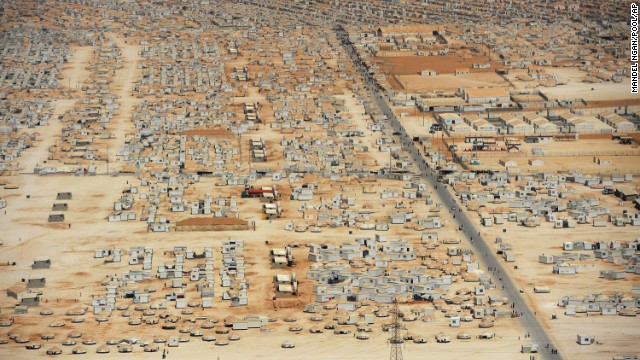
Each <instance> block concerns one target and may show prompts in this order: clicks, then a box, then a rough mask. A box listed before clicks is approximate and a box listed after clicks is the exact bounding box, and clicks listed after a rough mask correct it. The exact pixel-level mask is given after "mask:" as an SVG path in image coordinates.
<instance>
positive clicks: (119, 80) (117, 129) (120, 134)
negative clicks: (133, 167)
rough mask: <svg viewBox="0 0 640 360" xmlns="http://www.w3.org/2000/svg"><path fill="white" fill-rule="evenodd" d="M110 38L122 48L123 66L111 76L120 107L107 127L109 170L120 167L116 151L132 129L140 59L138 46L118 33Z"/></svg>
mask: <svg viewBox="0 0 640 360" xmlns="http://www.w3.org/2000/svg"><path fill="white" fill-rule="evenodd" d="M110 35H111V36H110V40H111V41H113V42H114V43H115V45H116V46H117V47H119V48H120V49H121V50H122V59H123V61H124V66H123V67H122V68H121V69H118V70H117V71H116V74H115V76H114V78H113V86H112V88H111V91H112V93H113V94H114V95H115V96H116V97H117V98H118V103H119V104H120V108H119V109H118V111H117V112H116V114H115V115H114V117H113V119H111V121H110V123H109V128H110V130H111V133H112V135H113V136H114V137H115V139H114V140H112V142H111V143H110V144H109V148H110V151H109V169H110V170H111V171H113V170H117V169H119V168H121V167H122V164H119V163H118V159H117V157H116V152H117V150H118V149H120V148H122V146H124V143H125V139H126V135H127V134H128V133H129V132H131V131H132V130H133V121H132V118H133V112H134V109H135V107H136V105H138V103H139V102H140V99H138V98H136V97H135V96H134V95H133V92H132V89H133V85H134V84H135V83H136V81H137V79H138V76H139V69H138V62H139V61H140V57H139V55H138V54H139V51H140V47H139V46H136V45H131V44H128V43H127V41H126V40H125V38H124V37H122V35H120V34H113V33H112V34H110Z"/></svg>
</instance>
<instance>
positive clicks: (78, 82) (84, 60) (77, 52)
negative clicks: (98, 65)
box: [61, 46, 95, 91]
mask: <svg viewBox="0 0 640 360" xmlns="http://www.w3.org/2000/svg"><path fill="white" fill-rule="evenodd" d="M72 49H73V56H72V57H71V59H70V60H69V63H68V65H67V66H65V68H64V69H63V71H62V74H61V75H62V77H63V78H64V79H65V80H66V81H62V82H61V85H62V86H67V87H69V88H70V89H72V90H76V91H78V90H80V88H81V87H82V84H83V83H84V82H85V81H87V80H88V79H89V76H90V75H91V71H90V70H89V69H88V68H87V64H88V62H89V59H90V58H91V57H92V56H93V54H94V53H93V52H94V50H95V47H93V46H74V47H72Z"/></svg>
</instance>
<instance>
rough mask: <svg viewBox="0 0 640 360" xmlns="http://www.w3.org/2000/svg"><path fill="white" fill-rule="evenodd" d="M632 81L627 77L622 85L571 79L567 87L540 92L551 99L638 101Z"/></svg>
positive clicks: (544, 89) (542, 89)
mask: <svg viewBox="0 0 640 360" xmlns="http://www.w3.org/2000/svg"><path fill="white" fill-rule="evenodd" d="M630 86H631V79H630V78H627V77H625V78H624V81H622V82H621V83H613V82H607V83H596V84H590V83H583V82H581V81H578V80H576V79H569V83H568V84H566V85H558V86H555V87H551V88H541V89H540V90H541V91H542V92H543V93H544V94H545V95H547V97H549V98H550V99H578V98H582V99H584V100H587V101H589V100H620V99H637V98H638V94H631V92H630Z"/></svg>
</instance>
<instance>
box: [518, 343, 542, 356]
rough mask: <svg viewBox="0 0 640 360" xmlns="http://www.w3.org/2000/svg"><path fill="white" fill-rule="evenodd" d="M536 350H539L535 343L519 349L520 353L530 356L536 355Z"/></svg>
mask: <svg viewBox="0 0 640 360" xmlns="http://www.w3.org/2000/svg"><path fill="white" fill-rule="evenodd" d="M538 348H539V346H538V344H535V343H534V344H527V345H522V348H521V350H520V351H521V352H522V353H523V354H532V353H537V352H538Z"/></svg>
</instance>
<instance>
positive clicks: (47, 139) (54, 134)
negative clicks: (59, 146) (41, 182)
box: [19, 100, 77, 173]
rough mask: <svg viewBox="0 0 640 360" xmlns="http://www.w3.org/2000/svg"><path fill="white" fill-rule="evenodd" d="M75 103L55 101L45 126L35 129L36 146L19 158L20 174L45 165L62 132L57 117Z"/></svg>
mask: <svg viewBox="0 0 640 360" xmlns="http://www.w3.org/2000/svg"><path fill="white" fill-rule="evenodd" d="M76 101H77V100H57V101H56V102H55V105H54V108H53V114H52V115H51V118H50V119H49V123H48V124H47V126H44V127H39V128H37V129H36V131H37V132H39V133H40V136H38V140H37V142H36V145H35V146H34V147H32V148H30V149H28V150H27V151H25V152H24V153H23V154H22V155H21V156H20V162H19V164H20V166H19V169H20V172H28V173H31V172H33V168H34V167H36V166H37V165H40V166H43V165H46V163H45V161H46V160H47V158H48V157H49V148H50V147H51V146H53V145H55V144H56V140H57V139H60V133H61V131H62V121H60V120H58V116H59V115H62V114H64V113H65V112H67V111H68V110H69V109H71V108H72V107H73V105H74V104H75V103H76ZM53 166H55V165H53Z"/></svg>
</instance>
